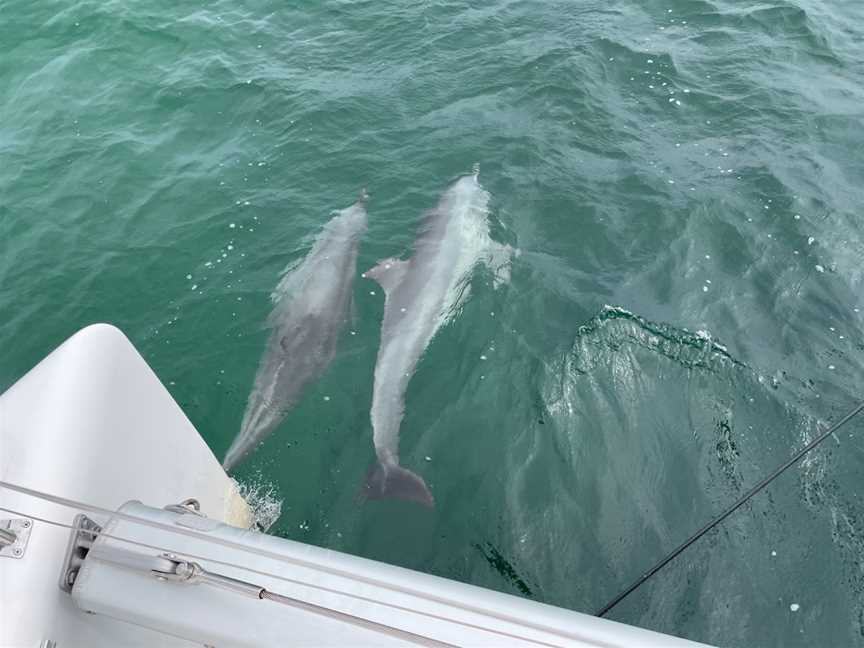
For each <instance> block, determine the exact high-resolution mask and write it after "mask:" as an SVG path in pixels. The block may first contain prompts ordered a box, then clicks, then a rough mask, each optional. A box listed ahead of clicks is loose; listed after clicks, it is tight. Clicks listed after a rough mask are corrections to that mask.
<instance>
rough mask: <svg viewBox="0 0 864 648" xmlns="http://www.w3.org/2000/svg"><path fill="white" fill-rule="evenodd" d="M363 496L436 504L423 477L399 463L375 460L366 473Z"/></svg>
mask: <svg viewBox="0 0 864 648" xmlns="http://www.w3.org/2000/svg"><path fill="white" fill-rule="evenodd" d="M362 496H363V497H364V498H366V499H401V500H406V501H409V502H417V503H418V504H422V505H423V506H428V507H430V508H431V507H433V506H435V500H434V498H433V497H432V493H431V492H429V487H428V486H426V482H424V481H423V478H422V477H421V476H420V475H418V474H416V473H413V472H411V471H410V470H408V469H407V468H403V467H402V466H399V465H397V464H383V463H381V462H380V461H377V460H376V461H375V464H374V465H373V466H372V467H371V468H370V469H369V473H368V474H367V475H366V483H365V484H364V486H363V492H362Z"/></svg>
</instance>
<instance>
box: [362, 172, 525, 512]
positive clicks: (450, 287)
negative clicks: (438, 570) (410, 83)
mask: <svg viewBox="0 0 864 648" xmlns="http://www.w3.org/2000/svg"><path fill="white" fill-rule="evenodd" d="M477 176H478V170H477V168H476V167H475V172H474V174H473V175H466V176H463V177H461V178H459V179H458V180H457V181H456V182H455V183H453V184H452V185H451V186H450V187H449V188H448V189H447V190H446V191H445V192H444V194H443V195H442V196H441V198H440V200H439V202H438V205H437V207H435V208H434V209H432V210H431V211H429V212H427V213H426V215H425V216H424V217H423V219H422V221H421V224H420V227H419V229H418V233H417V237H416V240H415V242H414V254H413V256H412V257H411V258H410V259H404V260H403V259H396V258H391V259H385V260H383V261H380V262H379V263H378V264H377V265H376V266H375V267H374V268H372V269H371V270H368V271H367V272H365V273H363V276H364V277H367V278H371V279H374V280H375V281H377V282H378V283H379V284H380V285H381V287H382V288H383V289H384V294H385V301H384V319H383V321H382V324H381V343H380V346H379V349H378V358H377V361H376V363H375V381H374V386H373V390H372V408H371V412H370V418H371V419H372V430H373V440H374V443H375V455H376V461H375V463H374V464H373V466H372V467H371V468H370V470H369V473H368V475H367V477H366V483H365V487H364V491H363V492H362V494H363V495H365V497H368V498H370V499H381V498H398V499H404V500H410V501H414V502H419V503H420V504H424V505H426V506H430V507H431V506H433V505H434V500H433V497H432V493H430V492H429V488H428V487H427V486H426V482H424V481H423V478H422V477H420V476H419V475H417V474H415V473H414V472H412V471H410V470H408V469H406V468H402V467H401V466H400V465H399V452H398V451H399V427H400V425H401V423H402V417H403V415H404V413H405V390H406V389H407V387H408V382H409V381H410V380H411V376H412V375H413V374H414V371H415V369H416V367H417V363H418V361H419V360H420V357H421V356H422V355H423V352H424V351H425V350H426V347H427V346H428V345H429V343H430V342H431V341H432V338H433V337H434V336H435V333H436V332H437V331H438V329H440V328H441V327H442V326H444V325H445V324H446V323H447V322H449V321H450V320H451V319H452V318H453V317H454V316H455V315H456V313H458V311H459V310H460V309H461V306H462V305H463V304H464V302H465V299H466V298H467V296H468V289H469V283H468V282H469V279H470V275H471V272H472V270H473V269H474V267H475V266H477V265H478V264H479V263H483V264H485V265H487V266H488V267H489V268H490V269H491V270H493V272H494V273H495V275H494V276H495V283H496V285H497V284H499V283H501V282H502V281H507V280H508V279H509V261H510V258H511V255H512V251H513V250H512V248H510V247H509V246H507V245H500V244H498V243H496V242H495V241H493V240H492V239H491V237H490V235H489V222H488V203H489V194H488V193H487V192H486V191H485V190H484V189H483V187H481V186H480V183H479V180H478V177H477Z"/></svg>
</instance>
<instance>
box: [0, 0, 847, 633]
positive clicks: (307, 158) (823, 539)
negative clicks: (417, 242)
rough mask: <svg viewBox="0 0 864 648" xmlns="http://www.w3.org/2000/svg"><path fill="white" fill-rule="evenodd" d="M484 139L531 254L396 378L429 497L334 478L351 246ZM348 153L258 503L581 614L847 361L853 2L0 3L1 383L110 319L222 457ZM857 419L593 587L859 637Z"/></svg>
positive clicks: (715, 624) (712, 503)
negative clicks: (341, 302)
mask: <svg viewBox="0 0 864 648" xmlns="http://www.w3.org/2000/svg"><path fill="white" fill-rule="evenodd" d="M475 163H479V165H480V181H481V183H482V184H483V186H484V187H485V189H486V190H487V191H489V193H490V194H491V197H492V198H491V220H492V223H493V225H492V232H493V236H494V237H495V238H496V239H497V240H498V241H499V242H502V243H508V244H510V245H512V246H514V247H515V248H517V249H519V250H520V255H519V256H518V257H517V258H516V259H515V260H514V262H513V267H512V279H511V281H510V283H509V285H507V286H505V287H503V288H500V289H498V290H493V288H492V286H491V283H490V281H489V277H488V276H486V275H484V274H483V273H482V272H480V273H477V275H476V277H475V280H474V282H473V286H472V292H471V298H470V300H468V301H467V303H466V304H465V306H464V308H463V310H462V312H461V313H460V314H459V316H458V317H457V318H456V319H455V320H454V321H453V322H452V323H450V324H449V325H447V326H446V327H445V328H443V329H442V330H441V331H440V332H439V334H438V335H437V336H436V338H435V339H434V340H433V342H432V344H431V345H430V346H429V348H428V349H427V351H426V353H425V355H424V357H423V359H422V361H421V363H420V365H419V367H418V370H417V373H416V374H415V376H414V378H413V379H412V381H411V383H410V386H409V389H408V394H407V401H406V416H405V420H404V422H403V425H402V438H401V458H402V463H403V464H404V465H405V466H406V467H409V468H411V469H412V470H416V471H417V472H418V473H421V474H422V475H423V476H424V478H425V479H426V481H427V482H428V483H429V485H430V488H431V489H432V491H433V493H434V495H435V499H436V506H435V508H434V509H433V510H427V509H424V508H422V507H419V506H416V505H411V504H407V503H401V502H392V501H382V502H366V503H359V502H358V501H357V493H358V489H359V487H360V484H361V483H362V482H363V478H364V476H365V474H366V471H367V469H368V467H369V464H370V462H371V461H372V459H373V456H374V453H373V447H372V441H371V425H370V422H369V407H370V402H371V392H372V384H371V383H372V372H373V369H374V364H375V355H376V352H377V348H378V343H379V329H380V323H381V317H382V312H383V296H382V295H381V293H380V291H376V290H375V288H376V286H375V285H374V284H372V283H371V282H368V281H366V280H363V279H361V278H360V276H359V273H360V272H362V271H363V270H366V269H368V268H369V267H371V266H372V265H373V264H374V263H375V262H376V260H377V259H380V258H384V257H387V256H393V255H401V254H404V253H406V252H407V251H408V250H409V249H410V246H411V242H412V240H413V237H414V234H415V228H416V225H417V222H418V219H419V218H420V216H421V214H422V213H423V211H424V210H426V209H429V208H430V207H432V206H434V205H435V203H436V201H437V200H438V197H439V196H440V194H441V192H442V191H444V190H445V189H446V187H447V186H448V185H449V184H450V183H451V182H452V181H453V180H454V179H455V178H456V177H458V176H459V175H460V174H464V173H466V172H468V171H470V170H471V168H472V165H474V164H475ZM362 187H368V190H369V193H370V194H371V199H370V201H369V218H370V226H369V231H368V233H367V235H366V236H365V238H364V240H363V243H362V246H361V250H360V262H359V266H358V277H357V280H356V284H355V307H354V312H353V316H352V321H351V323H350V325H349V326H350V329H351V330H353V331H354V332H355V334H354V335H348V334H347V333H346V335H344V336H343V337H342V339H341V342H340V345H339V350H338V353H337V356H336V359H335V361H334V362H333V364H332V365H331V366H330V368H329V370H328V371H327V372H326V374H325V375H324V376H323V378H322V379H321V380H320V381H318V382H317V383H315V384H314V385H312V386H310V387H309V388H308V389H307V390H306V392H305V395H304V397H303V399H302V401H301V403H300V404H299V405H298V406H297V407H296V408H295V409H294V410H293V411H292V412H290V414H289V415H288V416H287V417H286V419H285V421H284V423H283V424H282V425H281V427H280V428H279V429H278V430H277V431H276V432H275V433H274V434H273V435H271V436H270V437H269V438H268V439H267V440H266V441H265V442H264V443H263V445H261V446H260V447H259V448H258V449H257V450H256V452H255V453H254V454H252V455H250V456H249V458H248V459H247V460H246V461H245V462H244V463H242V464H241V465H240V466H238V468H237V470H236V471H235V475H234V476H235V477H236V478H237V479H238V480H239V481H240V482H241V483H243V484H245V485H246V486H247V487H248V488H250V489H251V490H253V491H254V490H257V491H258V492H259V493H269V495H268V497H269V500H270V501H271V502H281V515H280V516H279V518H278V520H276V521H275V523H274V525H273V527H272V529H271V532H272V533H275V534H277V535H280V536H283V537H287V538H292V539H297V540H301V541H303V542H308V543H313V544H317V545H321V546H326V547H331V548H334V549H338V550H341V551H346V552H350V553H353V554H358V555H362V556H367V557H371V558H375V559H379V560H384V561H387V562H390V563H394V564H398V565H403V566H407V567H410V568H414V569H419V570H422V571H426V572H429V573H433V574H438V575H441V576H446V577H449V578H455V579H458V580H461V581H465V582H469V583H474V584H477V585H481V586H485V587H490V588H493V589H497V590H501V591H504V592H509V593H512V594H515V595H518V596H525V597H530V598H532V599H534V600H538V601H544V602H548V603H552V604H555V605H560V606H564V607H567V608H571V609H575V610H580V611H586V612H593V611H595V610H596V609H597V608H598V607H600V606H601V605H602V604H604V603H605V602H606V601H607V600H608V599H610V598H611V597H612V596H614V595H615V594H616V593H617V592H618V591H619V590H620V589H621V588H622V587H624V586H625V585H627V584H629V582H630V581H632V580H633V579H634V578H636V577H637V576H638V575H639V574H640V573H642V571H644V570H645V569H647V568H648V567H649V566H651V564H653V562H655V561H656V560H657V559H659V558H660V557H661V556H662V555H663V554H664V553H665V552H667V551H668V550H670V549H671V548H672V547H674V546H675V545H676V544H678V543H679V542H680V541H681V540H683V539H684V538H685V537H686V536H687V535H689V534H690V533H691V532H692V531H694V530H695V529H696V528H698V527H699V526H701V524H702V523H703V522H705V521H706V520H707V519H709V518H710V517H711V516H712V515H713V514H715V513H716V512H718V511H720V510H721V509H722V508H723V506H724V505H725V504H726V503H728V502H730V501H732V500H734V499H735V498H736V497H737V496H739V495H740V494H741V493H742V492H743V491H744V490H745V489H746V488H747V487H748V486H749V485H751V484H753V483H755V482H756V481H757V480H758V479H759V478H761V477H762V476H763V475H764V474H765V473H767V472H768V471H769V470H770V469H772V468H773V467H774V466H775V465H776V464H778V463H780V461H782V460H783V459H785V458H786V457H788V456H789V455H790V454H791V452H792V449H793V448H797V447H800V446H801V445H802V444H803V443H804V442H805V441H806V440H807V439H809V438H811V437H812V436H813V435H814V434H815V433H816V432H817V431H818V430H820V429H823V428H824V426H825V425H827V424H829V423H830V422H831V421H833V420H836V419H837V418H839V416H840V415H842V414H843V413H844V412H845V410H847V409H848V408H850V407H851V406H852V404H853V403H854V402H855V401H856V399H859V398H861V396H862V394H864V373H862V359H864V336H862V313H861V312H860V310H859V309H864V298H862V287H864V270H862V267H864V263H862V262H864V220H862V218H864V4H862V3H860V2H859V1H858V0H835V1H833V2H829V1H826V0H768V1H766V2H751V1H745V0H664V1H662V2H660V1H658V0H649V1H648V2H636V1H635V0H616V1H613V2H596V1H585V2H563V1H555V0H550V1H544V2H539V1H533V2H532V1H527V0H520V1H506V0H490V1H489V2H438V1H424V2H421V1H417V2H392V1H390V2H368V1H366V2H363V1H360V2H337V1H330V0H328V1H326V2H303V3H298V2H294V3H290V2H288V3H286V2H275V1H272V0H261V1H255V0H235V1H233V2H228V1H226V0H216V1H214V2H209V3H190V2H185V1H180V2H166V1H165V0H151V2H147V3H131V2H124V1H121V0H108V1H102V0H100V1H99V2H95V1H89V0H88V1H84V2H81V1H76V0H68V1H66V2H58V1H56V0H39V1H38V2H23V1H21V0H11V1H10V0H0V314H2V317H0V390H2V389H5V388H6V387H8V386H9V385H11V384H12V383H13V382H14V381H15V380H16V379H17V378H19V377H20V376H21V375H22V374H23V373H24V372H26V371H27V370H28V369H29V368H30V367H31V366H33V365H34V364H35V363H36V362H38V361H39V360H40V359H41V358H42V357H44V355H45V354H47V353H48V352H49V351H50V350H51V349H52V348H54V347H55V346H56V345H58V344H59V343H60V342H62V341H63V340H64V339H65V338H66V337H68V336H69V335H71V334H72V333H74V332H75V331H76V330H78V329H79V328H81V327H82V326H84V325H86V324H89V323H93V322H97V321H107V322H111V323H113V324H116V325H117V326H119V327H120V328H121V329H122V330H123V331H124V332H125V333H126V334H127V335H128V337H129V338H130V340H131V341H132V342H133V343H134V344H135V345H136V346H137V348H138V349H139V350H140V351H141V353H142V354H143V356H144V357H145V358H146V360H147V361H148V362H149V363H150V364H151V365H152V367H153V368H154V370H155V371H156V373H157V374H158V375H159V376H160V377H161V379H162V380H163V381H164V383H165V384H166V386H167V387H168V389H169V390H170V391H171V393H172V395H173V396H174V397H175V398H176V399H177V401H178V402H179V403H180V404H181V405H182V407H183V409H184V410H185V412H186V413H187V414H188V416H189V417H190V419H191V420H192V422H193V423H194V424H195V426H196V427H197V428H198V430H199V431H200V432H201V434H202V436H203V437H204V438H205V440H206V441H207V443H208V444H209V445H210V447H211V448H212V449H213V451H214V453H215V454H216V455H217V457H219V458H221V457H222V456H223V454H224V452H225V451H226V449H227V448H228V445H229V444H230V443H231V441H232V439H233V438H234V436H235V435H236V434H237V432H238V429H239V425H240V421H241V418H242V416H243V411H244V408H245V406H246V400H247V398H248V395H249V392H250V389H251V387H252V381H253V378H254V375H255V371H256V368H257V366H258V362H259V360H260V357H261V354H262V353H263V351H264V348H265V344H266V340H267V330H266V327H265V320H266V318H267V315H268V313H269V312H270V310H271V307H272V305H271V303H270V300H269V295H270V292H271V291H272V290H273V288H274V287H275V286H276V284H277V282H278V280H279V274H280V272H281V271H282V269H283V268H284V267H285V266H286V265H288V264H289V263H291V262H293V261H296V260H297V259H300V258H302V257H303V255H304V254H305V253H306V252H307V251H308V250H309V248H310V246H311V243H312V241H313V240H314V237H315V236H316V234H317V233H318V232H319V231H320V229H321V227H322V225H323V224H324V223H325V222H327V220H328V219H329V218H330V214H331V213H332V211H333V210H336V209H340V208H343V207H346V206H348V205H350V204H351V203H352V202H353V201H354V199H355V197H356V196H357V194H358V191H359V190H360V189H361V188H362ZM373 293H375V294H373ZM862 434H864V423H861V422H853V423H852V424H850V425H849V426H847V427H846V428H845V429H844V430H843V431H842V433H840V434H838V435H836V437H835V438H833V439H829V441H828V442H827V443H826V444H825V446H824V448H822V449H820V450H819V451H817V452H815V453H813V454H812V455H811V456H810V457H808V458H807V459H806V460H805V461H804V462H803V463H802V464H801V465H800V466H799V467H796V468H795V469H793V470H792V471H790V472H789V473H787V474H786V475H784V476H783V477H782V478H780V479H779V480H778V481H777V482H775V483H774V484H773V485H772V486H771V487H770V488H769V489H768V490H767V491H766V492H764V493H763V494H761V495H760V496H759V497H757V498H756V499H755V500H753V501H752V503H751V504H749V505H748V506H747V507H745V508H744V509H742V510H740V511H739V512H738V513H737V514H736V515H735V516H734V517H732V518H730V519H729V520H728V521H727V522H726V523H724V524H723V525H722V527H721V528H719V529H718V530H717V531H715V532H712V533H711V534H709V535H708V536H707V537H705V538H704V539H703V540H702V541H701V542H699V543H698V544H697V545H695V546H693V547H692V548H691V549H689V550H688V551H687V552H686V553H685V554H684V555H683V556H681V557H680V558H679V559H678V560H676V561H675V562H673V563H672V564H671V565H670V566H669V567H667V568H666V569H665V570H663V571H662V572H661V573H660V574H658V575H657V576H656V577H655V578H653V579H652V580H651V581H650V582H649V583H648V584H646V585H645V586H644V587H642V588H641V589H640V590H638V591H637V592H636V593H635V594H634V595H632V596H631V597H630V598H628V599H627V600H626V601H625V602H624V603H622V604H621V605H620V606H619V607H617V608H616V609H615V610H614V611H613V612H612V614H611V615H610V616H611V618H614V619H616V620H619V621H623V622H626V623H630V624H636V625H639V626H643V627H647V628H652V629H656V630H659V631H662V632H667V633H672V634H675V635H680V636H685V637H689V638H692V639H696V640H701V641H705V642H709V643H714V644H719V645H724V646H783V647H787V646H852V645H862V644H864V529H862V525H864V500H862V492H864V439H862ZM265 499H266V498H265ZM152 504H155V505H162V504H165V503H164V502H152Z"/></svg>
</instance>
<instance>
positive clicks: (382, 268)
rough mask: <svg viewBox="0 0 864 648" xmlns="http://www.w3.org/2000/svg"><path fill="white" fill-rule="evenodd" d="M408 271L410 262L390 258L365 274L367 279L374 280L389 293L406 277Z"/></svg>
mask: <svg viewBox="0 0 864 648" xmlns="http://www.w3.org/2000/svg"><path fill="white" fill-rule="evenodd" d="M407 269H408V262H407V261H403V260H402V259H396V258H390V259H384V260H383V261H379V262H378V265H376V266H375V267H374V268H372V269H371V270H367V271H366V272H364V273H363V276H364V277H365V278H366V279H374V280H375V281H377V282H378V283H379V284H381V287H382V288H383V289H384V292H385V293H389V292H390V291H391V290H393V289H394V288H395V287H396V286H398V285H399V282H400V281H402V277H404V276H405V271H406V270H407Z"/></svg>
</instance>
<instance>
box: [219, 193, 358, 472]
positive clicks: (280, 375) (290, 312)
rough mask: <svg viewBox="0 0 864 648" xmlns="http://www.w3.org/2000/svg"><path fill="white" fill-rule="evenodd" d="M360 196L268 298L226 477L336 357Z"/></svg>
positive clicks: (349, 288)
mask: <svg viewBox="0 0 864 648" xmlns="http://www.w3.org/2000/svg"><path fill="white" fill-rule="evenodd" d="M367 198H368V195H367V194H366V191H365V190H364V191H363V192H362V193H361V194H360V198H359V199H358V200H357V202H356V203H354V204H353V205H352V206H351V207H348V208H347V209H343V210H341V211H338V212H336V214H335V216H334V217H333V218H332V219H331V220H330V221H329V222H328V223H327V224H326V225H325V226H324V229H323V231H322V232H321V233H320V234H319V236H318V238H317V239H316V241H315V243H314V245H313V246H312V249H311V250H310V251H309V253H308V254H307V255H306V257H305V258H304V259H303V260H302V261H301V262H299V263H298V264H296V265H289V266H288V267H287V268H286V269H285V271H284V276H283V277H282V280H281V281H280V282H279V284H278V286H277V287H276V290H274V291H273V294H272V295H271V299H272V301H273V304H274V306H273V312H271V313H270V316H269V318H268V320H267V322H268V325H269V327H270V328H271V329H272V332H271V334H270V339H269V341H268V342H267V350H266V351H265V352H264V355H263V356H262V358H261V363H260V365H259V366H258V374H257V375H256V376H255V385H254V387H253V389H252V392H251V394H250V395H249V402H248V403H247V405H246V413H245V414H244V415H243V423H242V424H241V426H240V433H239V434H238V435H237V438H235V439H234V442H233V443H232V444H231V447H230V448H228V452H227V453H226V455H225V460H224V461H223V462H222V465H223V467H224V468H225V470H230V469H231V468H232V467H234V466H235V465H236V464H237V463H238V462H239V461H240V460H241V459H243V458H244V457H245V456H246V455H247V454H248V453H249V452H250V451H251V450H252V449H253V448H254V447H255V446H256V445H257V444H258V443H260V442H261V441H262V440H263V439H264V438H265V437H266V436H267V435H269V434H270V433H271V432H272V431H273V430H274V429H275V428H276V427H277V426H278V425H279V423H281V422H282V419H283V418H284V417H285V415H286V414H287V412H288V410H289V409H291V408H292V407H293V406H294V405H296V404H297V401H298V400H299V398H300V394H301V392H302V391H303V389H304V388H305V387H306V385H308V384H309V383H310V382H312V381H314V380H317V379H318V378H319V377H320V376H321V375H322V374H323V373H324V371H325V370H326V369H327V367H328V365H329V364H330V362H331V361H332V360H333V357H334V356H335V355H336V344H337V342H338V340H339V334H340V333H341V331H342V328H343V326H344V325H345V322H346V320H347V318H348V310H349V306H350V303H351V299H352V294H353V292H352V284H353V280H354V276H355V274H356V272H357V249H358V247H359V244H360V238H361V237H362V235H363V233H364V232H365V231H366V225H367V220H368V219H367V215H366V201H367Z"/></svg>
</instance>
